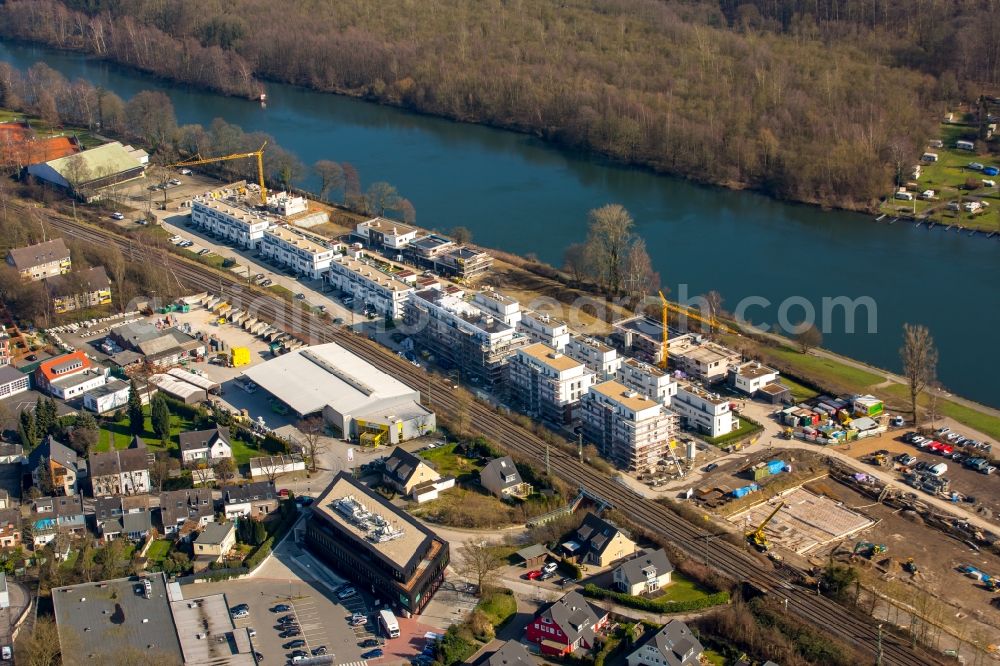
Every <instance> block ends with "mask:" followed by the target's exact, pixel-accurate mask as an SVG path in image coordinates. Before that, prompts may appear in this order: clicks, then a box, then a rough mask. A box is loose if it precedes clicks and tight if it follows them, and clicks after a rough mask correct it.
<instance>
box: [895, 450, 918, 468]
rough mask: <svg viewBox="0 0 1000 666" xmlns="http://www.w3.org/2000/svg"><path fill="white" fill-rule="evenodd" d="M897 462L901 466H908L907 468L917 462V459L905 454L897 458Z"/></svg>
mask: <svg viewBox="0 0 1000 666" xmlns="http://www.w3.org/2000/svg"><path fill="white" fill-rule="evenodd" d="M896 462H898V463H899V464H900V465H906V466H907V467H909V466H910V465H912V464H914V463H915V462H917V457H916V456H911V455H910V454H909V453H904V454H902V455H899V456H897V457H896Z"/></svg>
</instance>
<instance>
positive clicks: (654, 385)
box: [616, 358, 677, 407]
mask: <svg viewBox="0 0 1000 666" xmlns="http://www.w3.org/2000/svg"><path fill="white" fill-rule="evenodd" d="M616 378H617V380H618V381H619V382H621V383H622V384H624V385H625V386H627V387H628V388H630V389H632V390H633V391H638V392H639V393H641V394H642V395H644V396H646V397H647V398H652V399H653V400H655V401H656V402H658V403H660V404H661V405H664V406H666V407H669V406H670V400H671V398H673V397H674V396H675V395H677V381H676V380H675V379H674V378H673V377H671V376H670V373H669V372H667V371H666V370H661V369H660V368H658V367H656V366H655V365H651V364H649V363H644V362H643V361H640V360H639V359H636V358H626V359H625V361H624V362H623V363H622V365H621V367H620V368H618V373H617V377H616Z"/></svg>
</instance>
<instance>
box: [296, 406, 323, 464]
mask: <svg viewBox="0 0 1000 666" xmlns="http://www.w3.org/2000/svg"><path fill="white" fill-rule="evenodd" d="M296 427H297V428H298V429H299V432H301V433H302V440H303V449H304V453H305V455H306V458H307V459H308V460H309V471H310V472H315V471H316V469H317V458H318V457H319V456H320V455H321V454H323V453H324V452H325V451H326V448H327V447H326V442H325V441H323V437H324V434H325V433H324V431H325V425H324V423H323V419H322V418H321V417H318V416H310V417H309V418H307V419H302V420H301V421H299V422H298V423H297V424H296Z"/></svg>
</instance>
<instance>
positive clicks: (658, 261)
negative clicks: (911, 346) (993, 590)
mask: <svg viewBox="0 0 1000 666" xmlns="http://www.w3.org/2000/svg"><path fill="white" fill-rule="evenodd" d="M0 60H6V61H8V62H11V63H12V64H14V65H16V66H17V67H20V68H22V69H23V68H27V67H29V66H30V65H32V64H33V63H34V62H36V61H38V60H45V62H46V63H47V64H49V65H50V66H51V67H53V68H54V69H56V70H58V71H60V72H62V73H63V74H64V75H65V76H67V77H69V78H71V79H72V78H76V77H82V78H85V79H87V80H89V81H91V82H92V83H94V84H95V85H100V86H103V87H105V88H107V89H109V90H112V91H114V92H115V93H117V94H118V95H120V96H122V97H124V98H128V97H129V96H131V95H133V94H134V93H136V92H138V91H140V90H144V89H156V90H162V91H164V92H165V93H167V94H168V95H169V96H170V98H171V100H172V101H173V104H174V108H175V110H176V113H177V118H178V122H180V123H182V124H183V123H202V124H205V125H207V124H209V123H210V122H211V121H212V120H213V119H214V118H217V117H221V118H224V119H225V120H227V121H228V122H231V123H235V124H237V125H240V126H241V127H243V128H244V129H245V130H248V131H263V132H267V133H268V134H271V135H272V136H274V137H275V139H276V140H277V141H278V142H279V143H280V144H281V146H283V147H284V148H286V149H288V150H290V151H292V152H294V153H295V154H296V155H298V157H299V158H300V159H301V160H302V161H303V163H305V164H312V163H313V162H315V161H316V160H319V159H332V160H336V161H340V162H344V161H346V162H351V163H352V164H354V165H355V166H356V167H357V168H358V171H359V172H360V174H361V178H362V180H363V183H364V186H367V184H368V183H371V182H373V181H376V180H384V181H388V182H390V183H392V184H393V185H395V186H396V187H397V188H398V190H399V192H400V193H401V194H402V195H403V196H405V197H407V198H408V199H409V200H410V201H411V202H412V203H413V205H414V206H415V208H416V210H417V223H418V224H421V225H422V226H425V227H429V228H435V229H440V230H447V229H450V228H452V227H454V226H458V225H462V226H465V227H467V228H469V229H470V230H471V231H472V233H473V237H474V239H475V241H476V242H477V243H480V244H482V245H485V246H490V247H496V248H501V249H504V250H507V251H510V252H515V253H518V254H528V253H534V254H535V255H537V256H538V257H539V258H540V259H541V260H543V261H547V262H550V263H553V264H557V265H558V264H560V263H561V257H562V253H563V250H564V249H565V247H566V246H567V245H569V244H571V243H574V242H577V241H579V240H581V239H582V238H583V237H584V235H585V233H586V216H587V211H589V210H590V209H593V208H596V207H598V206H601V205H603V204H605V203H609V202H616V203H621V204H623V205H624V206H625V207H626V208H628V210H629V211H630V212H631V213H632V215H633V217H634V218H635V220H636V223H637V230H638V232H639V233H640V234H641V235H642V237H643V238H644V239H645V240H646V244H647V247H648V249H649V252H650V254H651V256H652V257H653V262H654V265H655V268H656V270H658V271H659V272H660V275H661V276H662V279H663V283H664V284H665V285H667V286H668V287H669V289H670V290H671V292H672V296H682V295H684V294H685V293H686V294H690V295H696V294H701V293H705V292H707V291H709V290H711V289H715V290H717V291H719V292H720V293H721V294H722V295H723V297H724V298H725V302H724V307H725V308H726V309H729V310H733V309H735V308H736V307H737V305H738V304H739V303H740V302H741V301H742V300H743V299H747V298H752V297H756V298H758V299H766V300H767V301H768V302H769V303H770V305H769V306H766V307H763V306H755V307H752V308H750V309H749V310H747V313H748V316H749V318H750V319H751V320H753V321H755V322H776V321H778V319H777V317H778V311H779V304H781V303H783V302H788V303H793V301H788V299H789V298H793V299H798V300H805V301H808V303H809V304H811V306H812V307H813V308H814V309H815V310H816V311H817V313H820V312H821V311H822V309H823V308H822V301H823V299H824V298H836V297H848V298H850V299H858V298H864V297H870V298H871V299H873V300H874V303H875V304H876V306H877V326H876V331H875V332H873V333H869V332H868V326H867V324H866V319H867V318H866V316H865V315H864V311H863V310H859V313H860V315H859V321H858V324H857V325H856V330H855V332H853V333H849V332H846V331H845V330H844V329H845V326H844V317H843V316H837V315H836V314H835V315H834V316H833V317H829V318H827V321H822V322H820V323H821V324H822V325H823V327H824V328H827V329H829V331H828V332H825V333H824V346H826V347H828V348H830V349H832V350H834V351H837V352H840V353H842V354H845V355H848V356H852V357H854V358H858V359H861V360H864V361H866V362H869V363H872V364H875V365H878V366H880V367H886V368H889V369H893V370H898V369H899V366H900V362H899V355H898V350H899V347H900V344H901V340H902V326H903V323H904V322H913V323H922V324H925V325H927V326H928V327H929V328H930V329H931V332H932V334H933V335H934V338H935V340H936V342H937V345H938V348H939V350H940V363H939V366H938V376H939V378H940V381H941V383H942V384H943V385H944V386H946V387H947V388H948V389H949V390H952V391H955V392H956V393H959V394H962V395H965V396H967V397H969V398H973V399H975V400H979V401H981V402H984V403H986V404H990V405H993V406H1000V391H998V389H997V379H996V378H997V377H998V376H1000V353H998V352H997V350H996V348H995V346H994V343H990V342H989V340H994V341H995V340H996V339H997V338H998V334H997V331H998V330H1000V297H998V296H997V291H996V289H997V286H998V285H1000V243H998V238H997V237H994V238H993V239H991V240H985V239H984V238H982V237H980V238H970V237H968V236H967V235H964V234H959V233H957V232H955V231H951V232H944V231H941V230H933V231H928V230H926V229H923V228H921V229H917V228H913V227H912V226H908V225H906V224H903V223H901V222H900V223H897V224H895V225H892V226H889V225H888V224H876V223H874V222H873V221H872V219H871V218H870V217H868V216H863V215H857V214H852V213H845V212H827V211H822V210H818V209H816V208H812V207H808V206H802V205H795V204H786V203H781V202H778V201H774V200H771V199H768V198H767V197H764V196H760V195H757V194H754V193H747V192H731V191H726V190H721V189H716V188H709V187H701V186H697V185H693V184H690V183H687V182H684V181H681V180H677V179H673V178H667V177H662V176H657V175H653V174H651V173H648V172H645V171H643V170H640V169H634V168H627V167H621V166H618V165H613V164H608V163H606V162H604V161H602V160H599V159H595V158H591V157H587V156H583V155H579V154H575V153H572V152H569V151H563V150H559V149H556V148H553V147H551V146H549V145H547V144H545V143H543V142H541V141H539V140H537V139H535V138H532V137H529V136H525V135H520V134H516V133H512V132H505V131H501V130H494V129H489V128H485V127H478V126H475V125H465V124H459V123H453V122H450V121H447V120H442V119H438V118H431V117H426V116H421V115H417V114H413V113H410V112H407V111H404V110H400V109H394V108H389V107H383V106H378V105H376V104H371V103H368V102H363V101H359V100H355V99H351V98H346V97H339V96H335V95H327V94H321V93H316V92H310V91H308V90H303V89H299V88H295V87H292V86H286V85H279V84H273V83H272V84H269V85H268V86H267V93H268V103H267V108H261V107H260V106H259V105H258V104H256V103H252V102H247V101H244V100H238V99H233V98H227V97H223V96H220V95H215V94H212V93H207V92H201V91H196V90H191V89H189V88H187V87H184V86H177V85H172V84H169V83H165V82H163V81H159V80H156V79H152V78H149V77H146V76H144V75H142V74H141V73H139V72H135V71H132V70H129V69H125V68H122V67H118V66H115V65H112V64H108V63H104V62H100V61H94V60H91V59H88V58H86V57H83V56H79V55H75V54H71V53H62V52H58V51H52V50H48V49H43V48H38V47H31V46H24V45H14V44H4V43H0ZM302 185H303V186H305V187H312V186H315V181H314V179H313V178H311V177H309V178H306V179H305V180H304V182H303V183H302ZM789 312H790V314H789V315H788V318H789V319H790V320H791V321H792V322H793V323H797V322H798V321H799V320H800V319H801V317H802V312H803V309H802V307H801V306H795V307H791V309H790V311H789ZM835 312H839V310H838V311H835ZM977 345H979V346H982V347H983V349H982V350H980V351H976V349H977ZM963 348H964V351H963Z"/></svg>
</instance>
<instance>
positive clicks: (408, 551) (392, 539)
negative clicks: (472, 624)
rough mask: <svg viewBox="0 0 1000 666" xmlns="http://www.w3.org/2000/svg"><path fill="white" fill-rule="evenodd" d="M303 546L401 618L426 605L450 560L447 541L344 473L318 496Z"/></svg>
mask: <svg viewBox="0 0 1000 666" xmlns="http://www.w3.org/2000/svg"><path fill="white" fill-rule="evenodd" d="M306 544H307V545H308V546H309V548H310V549H311V550H312V551H313V553H315V554H316V555H317V556H319V557H320V558H321V559H323V560H325V561H326V562H327V563H328V564H330V565H332V566H333V567H334V568H335V569H336V570H337V571H339V572H342V573H344V574H345V575H347V576H348V577H349V578H350V579H351V580H352V581H353V582H355V583H357V584H358V585H359V586H360V587H362V589H365V590H370V591H371V592H372V593H374V594H375V595H376V596H378V597H379V598H383V599H389V600H391V601H392V603H393V605H394V606H396V607H397V608H398V609H399V610H400V611H401V613H402V614H403V615H405V616H409V615H411V614H419V613H420V612H421V611H422V610H423V609H424V607H425V606H426V605H427V603H428V602H429V601H430V599H431V597H432V596H433V595H434V592H435V590H437V588H438V586H439V585H440V584H441V581H442V580H444V571H445V569H446V568H447V566H448V561H449V551H448V543H447V542H445V541H444V540H443V539H441V538H440V537H438V536H437V535H436V534H434V532H432V531H430V530H429V529H427V528H426V527H424V526H423V525H421V524H420V523H419V522H417V521H416V520H415V519H413V518H411V517H410V516H409V514H407V513H405V512H403V511H401V510H400V509H397V508H396V507H394V506H393V505H392V504H390V503H389V502H388V501H387V500H385V499H384V498H382V497H381V496H380V495H378V494H376V493H374V492H372V491H371V490H369V489H368V488H367V487H365V486H363V485H362V484H361V483H360V482H358V481H356V480H355V479H354V478H353V477H352V476H351V475H350V474H349V473H345V472H341V473H340V474H338V475H337V477H336V478H335V479H334V480H333V483H331V484H330V486H329V487H328V488H327V489H326V490H325V491H324V492H323V494H322V495H321V496H320V497H319V498H317V500H316V503H315V509H314V510H313V513H312V516H311V517H310V519H309V522H308V525H307V527H306Z"/></svg>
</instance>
